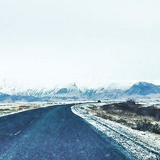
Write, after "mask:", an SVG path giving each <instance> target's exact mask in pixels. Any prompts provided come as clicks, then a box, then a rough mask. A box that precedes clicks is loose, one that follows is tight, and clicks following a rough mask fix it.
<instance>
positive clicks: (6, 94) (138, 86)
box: [0, 82, 160, 102]
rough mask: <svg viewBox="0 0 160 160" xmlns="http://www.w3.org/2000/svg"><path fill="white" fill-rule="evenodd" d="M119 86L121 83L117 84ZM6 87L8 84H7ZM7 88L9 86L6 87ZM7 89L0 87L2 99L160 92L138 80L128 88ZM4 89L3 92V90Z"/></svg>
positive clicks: (93, 97) (92, 97)
mask: <svg viewBox="0 0 160 160" xmlns="http://www.w3.org/2000/svg"><path fill="white" fill-rule="evenodd" d="M117 86H119V85H117ZM5 87H6V86H5ZM6 88H7V87H6ZM11 88H12V90H9V89H8V88H7V90H6V91H5V88H3V86H1V87H0V101H29V102H32V101H57V100H97V99H116V98H125V97H132V96H144V97H145V96H148V95H157V94H160V86H159V85H155V84H152V83H148V82H138V83H135V84H133V85H132V86H130V87H129V88H128V89H124V88H121V87H117V88H116V85H115V84H114V87H113V86H112V85H111V86H104V87H100V88H79V87H78V86H77V85H76V83H73V84H71V85H69V86H66V87H62V88H58V87H55V88H52V89H45V88H38V89H29V88H28V89H25V90H23V89H21V88H14V87H11ZM2 91H3V92H2Z"/></svg>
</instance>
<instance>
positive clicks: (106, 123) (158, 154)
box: [72, 103, 160, 160]
mask: <svg viewBox="0 0 160 160" xmlns="http://www.w3.org/2000/svg"><path fill="white" fill-rule="evenodd" d="M103 104H104V103H103ZM103 104H102V103H99V104H97V103H94V105H103ZM91 105H93V104H91V103H90V104H81V105H75V106H73V107H72V112H74V113H75V114H77V115H78V116H80V117H82V118H83V119H84V120H85V121H87V122H88V123H90V124H91V125H92V126H93V127H95V128H96V129H98V130H99V131H101V132H102V133H103V134H104V135H106V136H108V137H110V138H112V139H114V140H115V141H117V142H118V143H119V144H121V145H122V146H123V147H124V148H125V149H126V150H128V151H129V152H131V153H133V154H134V155H135V157H136V159H138V160H160V136H158V135H154V134H151V133H148V132H142V131H137V130H133V129H131V128H129V127H127V126H123V125H121V124H119V123H117V122H113V121H110V120H106V119H102V118H99V117H96V116H95V115H93V114H90V113H91V112H88V111H89V110H90V108H89V107H90V106H91Z"/></svg>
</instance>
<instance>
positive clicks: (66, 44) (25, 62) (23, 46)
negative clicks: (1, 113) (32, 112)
mask: <svg viewBox="0 0 160 160" xmlns="http://www.w3.org/2000/svg"><path fill="white" fill-rule="evenodd" d="M159 8H160V1H159V0H154V1H153V0H114V1H111V0H23V1H22V0H7V1H6V0H0V79H6V78H7V79H20V80H23V81H28V82H30V83H36V84H37V83H39V84H40V83H45V84H52V83H54V84H59V83H71V82H78V83H81V84H83V83H84V84H85V83H86V82H87V83H90V81H94V82H97V81H103V82H104V81H109V80H120V81H130V80H160V74H159V69H160V9H159ZM87 83H86V84H87Z"/></svg>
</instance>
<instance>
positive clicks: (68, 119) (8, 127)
mask: <svg viewBox="0 0 160 160" xmlns="http://www.w3.org/2000/svg"><path fill="white" fill-rule="evenodd" d="M70 107H71V105H62V106H53V107H47V108H40V109H36V110H30V111H25V112H21V113H17V114H14V115H9V116H5V117H1V118H0V160H23V159H28V160H52V159H53V160H125V159H132V158H131V157H132V156H131V155H130V154H129V153H127V152H126V151H125V150H123V149H122V148H121V147H119V149H117V147H115V146H116V145H114V142H113V141H112V140H111V139H109V138H107V137H106V138H104V137H103V136H101V135H100V134H99V133H97V132H96V131H95V130H94V129H93V128H92V127H91V126H90V125H89V124H87V123H86V122H84V120H83V119H81V118H80V117H78V116H77V115H75V114H73V113H72V111H71V108H70ZM126 153H127V154H128V155H127V154H126Z"/></svg>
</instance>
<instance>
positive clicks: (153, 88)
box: [126, 82, 160, 95]
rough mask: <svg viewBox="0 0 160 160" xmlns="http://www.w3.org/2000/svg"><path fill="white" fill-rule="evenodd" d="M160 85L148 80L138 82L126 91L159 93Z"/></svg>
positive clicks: (132, 92)
mask: <svg viewBox="0 0 160 160" xmlns="http://www.w3.org/2000/svg"><path fill="white" fill-rule="evenodd" d="M159 93H160V86H157V85H154V84H152V83H147V82H138V83H136V84H134V85H133V86H132V87H131V88H130V89H128V90H127V91H126V94H127V95H148V94H159Z"/></svg>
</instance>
